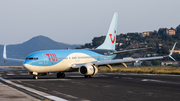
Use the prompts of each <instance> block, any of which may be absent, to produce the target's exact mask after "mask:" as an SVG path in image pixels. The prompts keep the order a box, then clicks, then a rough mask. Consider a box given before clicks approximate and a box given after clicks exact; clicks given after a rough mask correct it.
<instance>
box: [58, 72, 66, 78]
mask: <svg viewBox="0 0 180 101" xmlns="http://www.w3.org/2000/svg"><path fill="white" fill-rule="evenodd" d="M60 77H61V78H65V73H64V72H58V73H57V78H60Z"/></svg>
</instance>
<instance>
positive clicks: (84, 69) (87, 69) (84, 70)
mask: <svg viewBox="0 0 180 101" xmlns="http://www.w3.org/2000/svg"><path fill="white" fill-rule="evenodd" d="M97 72H98V69H97V67H96V66H94V65H90V64H85V65H84V66H81V67H80V68H79V73H80V74H82V75H95V74H96V73H97Z"/></svg>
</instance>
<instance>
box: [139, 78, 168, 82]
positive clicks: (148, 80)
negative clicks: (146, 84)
mask: <svg viewBox="0 0 180 101" xmlns="http://www.w3.org/2000/svg"><path fill="white" fill-rule="evenodd" d="M141 81H152V82H166V81H161V80H154V79H142V80H141Z"/></svg>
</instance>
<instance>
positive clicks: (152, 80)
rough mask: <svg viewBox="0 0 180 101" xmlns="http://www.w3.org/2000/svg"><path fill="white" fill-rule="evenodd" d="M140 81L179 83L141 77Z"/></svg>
mask: <svg viewBox="0 0 180 101" xmlns="http://www.w3.org/2000/svg"><path fill="white" fill-rule="evenodd" d="M141 81H151V82H159V83H170V84H180V83H178V82H168V81H161V80H154V79H142V80H141Z"/></svg>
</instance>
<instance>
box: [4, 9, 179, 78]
mask: <svg viewBox="0 0 180 101" xmlns="http://www.w3.org/2000/svg"><path fill="white" fill-rule="evenodd" d="M117 22H118V13H117V12H115V13H114V16H113V18H112V21H111V24H110V27H109V30H108V33H107V35H106V38H105V41H104V43H103V44H101V45H100V46H99V47H97V48H96V49H73V50H44V51H37V52H34V53H31V54H30V55H28V56H27V57H26V59H25V60H23V59H14V58H7V55H6V45H4V51H3V58H4V61H5V60H12V61H21V62H24V63H23V66H24V68H25V69H27V70H28V71H29V74H32V75H33V79H38V76H43V75H48V74H49V73H50V72H57V78H65V73H64V72H79V73H80V74H82V75H83V76H84V77H85V78H91V77H92V76H93V75H95V74H96V73H97V72H98V67H100V66H107V67H108V68H110V69H112V65H114V64H122V65H124V66H125V67H127V65H126V63H130V62H133V61H142V60H152V59H163V58H165V57H170V58H171V59H173V60H175V59H174V58H173V57H172V56H171V55H172V53H173V50H174V48H175V45H176V43H175V44H174V46H173V48H172V51H171V53H170V54H169V55H167V56H157V57H146V58H134V59H114V58H115V57H116V55H117V54H119V53H122V52H128V51H134V50H141V49H132V50H126V51H116V50H115V44H116V34H117Z"/></svg>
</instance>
